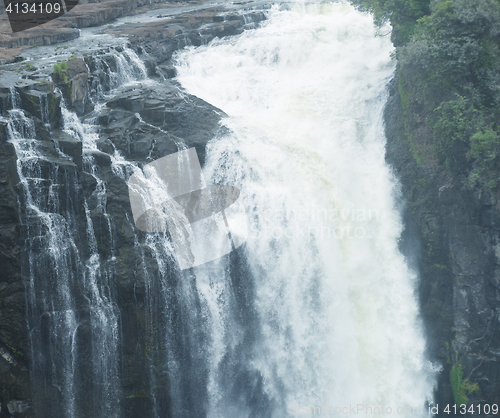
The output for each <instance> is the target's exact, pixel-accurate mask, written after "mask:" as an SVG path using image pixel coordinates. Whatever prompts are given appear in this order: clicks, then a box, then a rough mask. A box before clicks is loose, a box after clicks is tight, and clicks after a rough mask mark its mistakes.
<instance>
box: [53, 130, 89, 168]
mask: <svg viewBox="0 0 500 418" xmlns="http://www.w3.org/2000/svg"><path fill="white" fill-rule="evenodd" d="M52 139H53V140H54V141H55V142H56V144H57V145H58V146H59V149H60V150H61V151H62V152H64V153H65V154H67V155H68V156H70V157H71V160H72V161H73V162H74V163H75V164H76V166H77V167H78V170H79V171H81V170H82V141H80V140H78V139H76V138H75V137H73V136H71V135H69V134H67V133H66V132H64V131H53V132H52Z"/></svg>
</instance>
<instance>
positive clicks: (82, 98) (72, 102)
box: [52, 58, 89, 115]
mask: <svg viewBox="0 0 500 418" xmlns="http://www.w3.org/2000/svg"><path fill="white" fill-rule="evenodd" d="M61 65H62V64H57V65H56V66H54V73H53V74H52V78H53V80H54V81H55V82H56V83H57V86H58V87H59V88H60V89H61V91H62V92H63V95H64V99H65V100H66V103H67V106H68V108H69V109H70V110H74V111H75V112H76V113H77V114H79V115H81V114H82V113H84V112H85V110H86V105H87V101H88V93H89V84H88V78H89V77H88V71H87V66H86V65H85V61H83V60H82V59H81V58H75V59H69V60H68V61H65V62H64V67H61Z"/></svg>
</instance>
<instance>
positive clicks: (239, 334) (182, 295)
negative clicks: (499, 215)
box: [9, 3, 434, 418]
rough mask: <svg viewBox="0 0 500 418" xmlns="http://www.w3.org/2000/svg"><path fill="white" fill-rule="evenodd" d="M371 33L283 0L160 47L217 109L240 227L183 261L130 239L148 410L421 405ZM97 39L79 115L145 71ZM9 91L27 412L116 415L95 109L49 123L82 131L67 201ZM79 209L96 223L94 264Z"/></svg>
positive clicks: (280, 412)
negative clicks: (248, 17)
mask: <svg viewBox="0 0 500 418" xmlns="http://www.w3.org/2000/svg"><path fill="white" fill-rule="evenodd" d="M387 32H388V30H385V29H381V30H379V31H376V29H375V28H374V25H373V21H372V18H371V17H370V16H369V15H366V14H362V13H360V12H357V11H356V10H354V9H353V8H352V7H351V6H349V5H348V4H346V3H318V4H292V3H290V4H285V5H282V6H280V7H278V6H274V7H273V8H272V9H271V10H269V11H268V20H267V21H265V22H264V23H263V24H262V26H261V27H260V28H259V29H256V30H248V31H246V32H244V33H243V34H242V35H240V36H236V37H229V38H225V39H223V40H216V41H214V42H212V43H211V44H209V45H206V46H203V47H199V48H188V49H185V50H183V51H181V52H180V53H178V54H177V56H176V60H177V69H178V74H179V76H178V80H179V81H180V82H181V84H182V85H183V86H184V87H185V88H186V89H187V91H188V92H189V93H191V94H194V95H196V96H198V97H200V98H202V99H204V100H206V101H207V102H209V103H211V104H213V105H215V106H217V107H219V108H220V109H222V110H223V111H224V112H225V113H226V115H227V117H224V119H223V122H222V123H223V124H224V125H225V126H226V127H227V128H228V129H225V130H221V132H223V133H221V135H220V136H219V137H217V138H213V139H212V140H211V141H210V143H209V144H208V148H207V157H206V163H205V167H204V177H205V179H206V180H207V183H209V184H226V185H233V186H236V187H237V188H238V189H239V190H240V191H241V195H240V198H239V202H240V204H241V206H242V208H243V209H244V213H245V217H243V218H242V219H241V220H240V221H241V225H239V226H240V227H241V229H242V230H244V229H245V228H248V230H249V235H248V239H247V241H246V243H245V244H244V245H242V246H241V247H240V248H238V249H237V250H235V251H233V252H232V253H231V254H230V255H229V256H225V257H222V258H221V259H219V260H217V261H214V262H211V263H208V264H206V265H202V266H199V267H195V268H192V269H188V270H184V271H180V270H179V269H177V270H176V268H175V266H174V264H175V254H174V253H175V251H174V248H173V246H172V243H171V242H170V240H169V239H168V238H167V237H166V236H165V235H164V234H149V235H146V236H145V238H144V235H143V236H140V235H139V234H136V235H135V238H132V240H133V241H134V249H135V251H136V252H137V253H139V254H141V257H142V262H141V263H140V266H139V267H138V268H137V273H136V274H137V275H138V276H137V277H139V276H140V278H141V279H142V280H143V281H144V285H145V295H146V298H145V299H146V300H145V306H144V312H145V313H144V316H145V318H144V323H145V325H144V326H145V328H146V336H145V339H146V343H145V345H146V348H145V351H146V354H145V356H146V360H147V361H148V362H149V364H151V365H158V364H160V365H161V367H153V366H150V367H149V369H148V370H149V376H142V377H141V378H142V379H144V381H145V382H146V381H147V383H144V385H145V386H144V387H147V388H148V392H147V394H146V395H147V397H148V399H151V403H152V405H153V406H152V408H151V413H150V416H151V417H155V418H156V417H166V416H173V417H176V418H177V417H180V418H183V417H207V418H234V417H235V418H254V417H263V418H264V417H266V418H267V417H269V418H281V417H286V416H293V415H297V414H312V413H315V414H318V413H321V414H322V415H334V414H336V415H342V416H354V415H360V414H363V415H365V416H372V415H373V416H379V415H380V413H382V412H383V413H386V414H392V413H393V414H403V413H405V412H408V411H410V410H409V409H406V408H410V409H411V408H423V413H424V414H425V411H426V410H427V409H426V406H425V405H426V403H427V402H431V401H432V391H433V386H434V373H433V370H432V367H431V365H430V364H429V363H428V361H427V360H426V358H425V355H424V351H425V340H424V336H423V331H422V329H421V325H420V322H419V318H418V306H417V298H416V294H415V290H416V274H415V273H414V272H412V271H411V270H410V269H409V267H408V265H407V263H406V261H405V258H404V257H403V255H402V254H401V253H400V251H399V249H398V240H399V237H400V235H401V232H402V229H403V225H402V221H401V218H400V214H399V212H398V210H397V202H398V186H397V181H396V180H395V178H394V177H393V175H392V173H391V170H390V167H388V166H387V165H386V163H385V161H384V153H385V137H384V127H383V117H382V116H383V115H382V111H383V107H384V104H385V101H386V99H387V91H386V87H387V83H388V82H389V80H390V78H391V77H392V74H393V71H394V61H392V60H391V52H392V50H393V48H392V45H391V43H390V39H389V36H387ZM113 51H114V52H111V53H110V54H112V55H113V54H114V55H113V56H112V57H111V58H110V57H109V56H108V57H107V58H106V59H99V58H96V62H95V68H96V70H95V74H94V80H93V82H92V83H93V84H92V89H93V93H94V94H93V97H92V100H93V101H94V105H95V107H96V112H95V114H98V111H99V108H100V107H101V106H102V105H103V102H104V100H106V98H108V97H110V96H112V94H114V93H116V89H117V88H119V87H120V85H123V84H125V83H133V82H134V81H137V80H141V83H142V82H143V83H155V82H159V81H152V80H147V76H146V69H145V67H144V65H143V64H142V63H141V62H140V61H139V59H138V57H137V56H136V55H135V53H134V52H133V51H131V50H129V49H127V48H121V49H120V51H121V52H117V51H115V50H113ZM108 55H109V54H108ZM110 59H112V60H113V62H114V65H113V67H114V68H115V71H112V70H111V69H110V66H109V65H108V64H109V62H110ZM103 85H106V89H107V90H109V89H111V93H109V92H107V91H104V90H106V89H103ZM11 96H12V97H11V100H12V109H11V110H9V119H10V121H9V135H10V141H11V142H12V143H13V144H14V146H15V148H16V152H17V155H18V173H19V177H20V180H21V184H22V186H23V193H22V199H21V203H22V205H23V208H24V209H23V210H22V213H21V215H22V216H21V218H22V220H23V221H22V222H23V225H22V227H23V231H24V232H23V234H24V238H25V244H24V245H25V247H24V253H23V254H24V255H23V257H24V265H25V267H24V269H25V276H26V277H27V305H28V326H29V330H30V344H31V359H32V362H33V367H32V380H33V381H34V386H35V387H34V395H33V396H34V398H35V403H36V404H37V408H38V410H37V411H38V413H39V414H40V416H43V417H45V416H46V417H58V418H59V417H61V418H73V417H75V418H76V417H80V416H85V414H87V415H86V416H89V415H88V414H91V416H92V417H96V418H104V417H106V418H109V417H115V418H120V417H121V416H124V412H123V411H124V407H123V405H122V403H123V397H124V395H123V393H124V389H123V388H122V387H120V385H122V382H123V373H124V371H123V369H124V368H125V366H124V364H125V360H124V358H125V357H124V354H123V352H124V351H126V349H127V346H129V345H132V343H133V342H132V341H125V340H124V339H125V337H124V336H123V335H122V334H121V332H122V331H121V329H122V328H121V327H122V324H121V323H122V320H123V318H121V313H120V310H119V309H118V306H117V305H118V302H117V299H118V297H117V291H116V282H117V281H119V272H118V271H117V270H116V269H115V267H114V266H115V264H114V262H115V261H116V258H117V257H116V255H117V250H116V249H117V248H118V246H119V243H117V242H116V239H115V237H114V231H115V230H116V225H114V224H113V218H112V217H111V216H110V215H109V214H108V213H107V209H106V208H107V196H108V193H109V191H110V190H109V186H108V185H107V184H105V181H103V179H102V178H103V168H102V167H99V166H98V164H97V163H96V159H95V157H94V156H95V155H99V154H98V153H99V152H98V150H97V144H96V141H97V139H98V130H97V121H96V119H87V120H86V122H85V123H82V122H81V121H80V120H79V119H78V117H77V116H76V115H75V114H73V113H71V112H69V111H68V110H67V109H66V108H64V106H63V121H64V124H63V129H64V131H65V132H66V133H68V134H70V135H72V136H74V137H75V138H78V139H80V140H81V141H82V143H83V171H84V172H85V173H86V174H87V176H90V177H91V178H92V179H93V180H94V181H95V184H96V186H95V191H94V192H93V193H92V194H91V195H89V196H87V197H83V196H81V195H80V192H79V190H81V189H79V187H81V186H79V180H78V178H77V176H76V172H75V169H74V167H73V166H68V164H70V163H68V160H67V158H66V157H67V156H64V155H63V154H61V153H60V152H59V150H58V149H56V151H57V153H59V155H60V156H61V159H60V160H54V158H53V157H48V156H47V155H49V154H50V155H53V154H51V153H50V152H48V151H47V150H46V149H44V147H46V146H47V143H46V141H34V140H33V138H34V137H35V135H36V134H35V128H34V125H33V121H32V120H30V119H29V118H28V117H26V115H25V113H24V112H23V111H22V110H20V109H17V107H18V106H19V99H18V97H17V96H16V94H15V92H13V93H12V95H11ZM46 119H47V118H46ZM43 122H45V121H43ZM228 132H229V133H228ZM183 148H184V146H183V145H182V144H179V149H183ZM101 154H102V153H101ZM109 158H110V161H111V163H110V164H111V168H110V169H111V170H112V172H113V173H114V175H115V176H118V177H120V179H122V180H123V181H127V180H128V179H129V178H130V176H131V175H133V174H134V175H135V176H138V177H141V176H143V171H142V170H141V168H140V167H139V164H136V163H134V162H130V161H126V160H125V159H124V157H123V156H122V155H121V154H120V152H119V151H117V150H116V149H115V150H114V153H113V154H112V155H110V157H109ZM70 165H71V164H70ZM141 178H143V177H141ZM68 186H69V187H68ZM150 186H151V187H155V186H154V184H151V185H150ZM155 190H156V189H155ZM161 193H163V192H162V190H161V189H158V191H157V193H156V195H157V196H156V197H159V198H160V200H161ZM166 198H167V196H165V199H166ZM97 215H99V217H97ZM82 219H84V221H83V222H82ZM95 219H101V220H102V219H104V224H105V226H104V230H105V231H106V234H107V236H108V237H109V240H108V241H109V242H106V243H105V246H106V247H109V248H107V250H108V252H109V259H106V260H105V259H104V258H103V256H102V254H101V253H100V252H99V251H98V249H99V247H102V246H103V243H102V242H99V241H98V239H97V237H96V233H95V230H94V226H95V222H96V221H95ZM129 223H130V225H129V227H130V229H132V225H133V220H132V218H131V217H130V219H129ZM82 224H85V225H86V227H85V228H82V227H81V225H82ZM101 228H102V225H101ZM132 236H134V235H132ZM141 240H142V241H141ZM140 241H141V242H140ZM81 242H85V243H86V245H85V247H82V246H79V244H80V243H81ZM82 248H84V249H83V250H82ZM148 257H150V258H151V257H152V259H154V266H153V267H154V268H153V267H151V264H152V263H151V262H150V259H149V258H148ZM47 272H49V273H47ZM172 272H175V273H172ZM172 274H175V280H172ZM135 303H138V302H137V301H136V302H135ZM151 346H154V347H157V349H155V350H152V349H151V348H150V347H151ZM158 347H159V348H158ZM51 391H52V392H51ZM46 393H56V395H54V396H55V397H57V399H60V400H61V402H60V403H58V404H57V405H55V404H50V402H47V401H46V400H45V399H44V396H45V394H46ZM144 393H146V392H145V391H144ZM139 395H140V393H139ZM134 396H135V395H134ZM134 396H129V397H128V398H133V397H134ZM139 397H140V396H139ZM120 399H121V401H120ZM389 408H390V409H389ZM82 411H85V412H82ZM127 416H128V415H127Z"/></svg>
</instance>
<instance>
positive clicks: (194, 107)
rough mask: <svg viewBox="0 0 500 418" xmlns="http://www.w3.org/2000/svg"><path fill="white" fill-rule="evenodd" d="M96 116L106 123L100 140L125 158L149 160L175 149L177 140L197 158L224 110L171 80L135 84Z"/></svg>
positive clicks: (214, 134) (203, 149)
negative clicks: (148, 84)
mask: <svg viewBox="0 0 500 418" xmlns="http://www.w3.org/2000/svg"><path fill="white" fill-rule="evenodd" d="M107 106H108V108H110V109H107V110H106V109H104V110H103V111H102V112H101V113H100V114H99V118H100V120H102V121H103V122H106V123H105V124H104V126H103V128H102V135H101V139H109V140H110V141H111V142H112V143H113V144H114V146H115V147H116V148H117V149H118V150H120V151H121V152H123V153H124V155H125V156H126V157H127V158H130V159H134V160H140V161H151V160H153V159H157V158H160V157H162V156H164V155H167V154H169V153H172V152H175V151H176V150H177V145H176V144H178V143H182V144H184V145H186V146H188V147H195V148H196V150H197V152H198V156H199V158H200V161H201V162H202V163H203V161H204V157H205V145H206V143H207V142H208V141H209V140H210V139H212V138H213V137H214V136H216V135H217V133H218V132H219V130H220V129H221V128H220V125H219V121H220V118H221V117H222V116H223V115H224V113H223V112H222V111H221V110H220V109H217V108H216V107H214V106H212V105H210V104H209V103H207V102H205V101H203V100H201V99H199V98H197V97H195V96H191V95H188V94H186V93H185V92H183V91H182V89H181V88H180V87H179V86H178V85H177V83H176V82H174V81H169V80H166V81H165V82H163V83H161V85H152V86H145V85H142V86H141V85H140V84H137V85H136V86H135V87H133V88H129V89H128V90H126V91H123V92H122V93H120V94H118V95H117V96H115V97H113V98H112V99H111V100H109V101H108V103H107Z"/></svg>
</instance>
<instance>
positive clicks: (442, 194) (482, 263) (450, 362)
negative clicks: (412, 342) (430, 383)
mask: <svg viewBox="0 0 500 418" xmlns="http://www.w3.org/2000/svg"><path fill="white" fill-rule="evenodd" d="M390 93H391V96H390V98H389V101H388V104H387V106H386V111H385V120H386V132H387V141H388V142H387V148H386V159H387V161H388V162H389V163H390V164H391V165H392V166H393V167H394V171H395V173H396V175H397V177H398V178H399V179H400V182H401V185H402V197H403V200H404V205H405V206H404V208H403V214H404V219H405V224H406V230H405V232H404V234H403V239H402V242H401V248H402V250H403V252H404V254H405V255H406V256H407V257H408V259H409V260H410V262H411V263H412V265H413V267H414V268H415V269H416V270H417V271H418V272H419V274H420V277H419V288H418V290H419V298H420V304H421V312H422V319H423V324H424V327H425V330H426V334H427V336H428V343H427V345H428V354H429V358H430V360H431V361H433V362H434V364H435V366H441V367H442V368H443V371H442V372H441V373H440V374H439V380H438V388H437V397H436V403H438V404H439V405H447V404H450V405H451V404H453V403H454V397H453V393H452V388H451V383H450V371H451V369H452V367H453V366H455V367H456V366H458V365H461V366H462V367H463V371H464V374H463V378H464V379H466V378H468V379H469V381H470V382H471V383H477V384H478V386H479V390H476V391H474V392H473V393H471V394H469V395H468V397H469V403H470V404H475V405H477V404H479V403H481V404H490V405H492V404H498V403H499V402H500V380H499V378H500V332H499V329H498V328H499V325H500V324H499V322H500V270H499V267H500V252H499V249H500V234H499V232H500V215H499V210H500V200H499V197H498V196H497V195H495V194H493V193H485V192H484V191H483V192H480V191H478V190H477V189H470V188H469V187H467V185H466V184H465V181H464V179H465V176H464V175H463V173H462V168H464V163H463V164H462V165H461V166H459V167H457V169H456V170H454V171H453V172H451V171H450V170H448V169H443V168H437V167H436V166H435V165H432V164H418V163H417V161H416V159H415V158H414V156H413V154H412V151H411V144H410V142H409V140H408V137H407V133H406V131H405V126H404V120H405V116H404V114H403V110H402V107H401V100H400V97H399V94H398V91H397V76H396V78H395V80H393V82H392V84H391V88H390ZM415 120H416V121H417V122H415ZM418 120H423V115H419V114H418V111H416V117H415V118H414V123H415V124H417V123H418ZM410 129H413V131H412V132H418V128H417V125H415V126H410ZM420 135H425V132H422V131H421V132H420ZM471 416H472V415H471Z"/></svg>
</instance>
